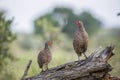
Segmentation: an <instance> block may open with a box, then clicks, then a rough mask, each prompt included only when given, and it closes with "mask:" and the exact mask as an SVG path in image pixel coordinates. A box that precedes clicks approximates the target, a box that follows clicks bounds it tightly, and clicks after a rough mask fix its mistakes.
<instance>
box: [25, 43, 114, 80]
mask: <svg viewBox="0 0 120 80" xmlns="http://www.w3.org/2000/svg"><path fill="white" fill-rule="evenodd" d="M113 49H114V46H113V45H110V46H108V47H106V48H105V49H104V50H102V51H101V52H100V51H95V52H93V53H92V54H91V55H90V56H89V57H88V59H86V60H82V61H81V63H80V62H78V61H75V62H70V63H66V64H63V65H60V66H57V67H55V68H51V69H49V70H47V71H45V72H41V73H40V74H38V75H35V76H32V77H28V78H26V79H25V80H107V78H108V77H106V76H107V75H108V72H109V71H111V70H112V67H111V65H110V64H108V63H107V61H108V60H109V59H110V58H111V57H112V56H113V52H112V51H113Z"/></svg>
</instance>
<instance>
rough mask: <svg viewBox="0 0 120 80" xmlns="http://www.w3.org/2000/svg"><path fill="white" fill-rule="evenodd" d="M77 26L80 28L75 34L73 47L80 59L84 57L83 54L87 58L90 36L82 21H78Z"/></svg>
mask: <svg viewBox="0 0 120 80" xmlns="http://www.w3.org/2000/svg"><path fill="white" fill-rule="evenodd" d="M77 25H78V28H77V30H76V31H75V34H74V39H73V47H74V50H75V52H76V53H77V56H78V59H79V57H80V56H81V55H82V53H83V54H84V56H85V57H86V58H87V56H86V55H85V52H86V50H87V47H88V34H87V32H86V31H85V28H84V26H83V23H82V22H81V21H78V22H77Z"/></svg>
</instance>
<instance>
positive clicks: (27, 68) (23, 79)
mask: <svg viewBox="0 0 120 80" xmlns="http://www.w3.org/2000/svg"><path fill="white" fill-rule="evenodd" d="M31 63H32V60H29V63H28V64H27V66H26V68H25V71H24V74H23V76H22V78H21V80H25V77H26V76H27V73H28V70H29V68H30V65H31Z"/></svg>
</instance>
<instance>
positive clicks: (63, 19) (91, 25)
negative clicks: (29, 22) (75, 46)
mask: <svg viewBox="0 0 120 80" xmlns="http://www.w3.org/2000/svg"><path fill="white" fill-rule="evenodd" d="M45 20H46V21H47V23H45V22H42V21H45ZM77 20H82V21H83V22H84V25H85V28H86V30H87V32H88V33H89V35H92V34H94V32H96V31H97V30H99V29H100V27H101V25H102V22H101V21H100V20H98V19H97V18H95V17H93V16H92V14H91V13H90V12H88V11H84V12H82V13H80V14H79V15H77V14H75V13H74V11H73V10H72V9H69V8H64V7H56V8H54V10H53V11H52V12H51V13H47V14H45V15H43V16H40V17H39V18H37V19H36V20H35V22H34V25H35V33H36V34H41V36H44V34H45V32H43V31H45V29H47V28H49V27H51V29H55V28H56V27H59V28H60V31H62V32H64V33H66V34H67V35H68V36H69V37H72V36H73V34H74V31H75V30H76V21H77ZM44 27H47V28H44ZM46 32H49V30H46ZM53 33H54V32H53Z"/></svg>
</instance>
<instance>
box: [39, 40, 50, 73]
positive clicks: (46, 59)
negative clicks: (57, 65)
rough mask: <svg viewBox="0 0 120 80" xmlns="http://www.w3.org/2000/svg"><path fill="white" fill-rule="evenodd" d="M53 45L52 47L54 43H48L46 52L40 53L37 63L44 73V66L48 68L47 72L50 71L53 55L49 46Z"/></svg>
mask: <svg viewBox="0 0 120 80" xmlns="http://www.w3.org/2000/svg"><path fill="white" fill-rule="evenodd" d="M51 45H52V42H51V41H47V42H46V43H45V48H44V50H42V51H40V53H39V54H38V58H37V62H38V65H39V67H40V68H42V71H43V66H44V65H45V66H46V67H47V70H48V63H50V61H51V59H52V54H51V51H50V49H49V46H51Z"/></svg>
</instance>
